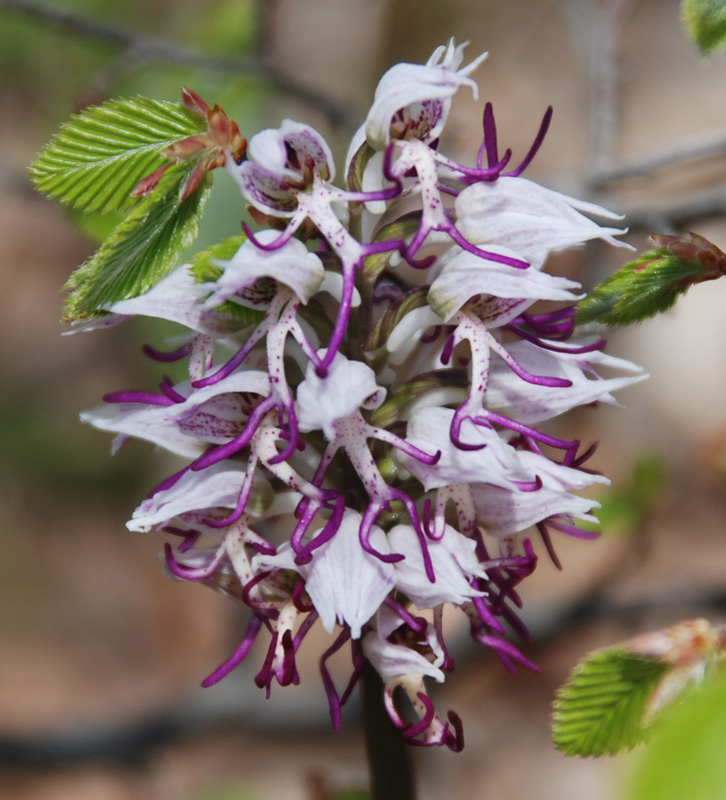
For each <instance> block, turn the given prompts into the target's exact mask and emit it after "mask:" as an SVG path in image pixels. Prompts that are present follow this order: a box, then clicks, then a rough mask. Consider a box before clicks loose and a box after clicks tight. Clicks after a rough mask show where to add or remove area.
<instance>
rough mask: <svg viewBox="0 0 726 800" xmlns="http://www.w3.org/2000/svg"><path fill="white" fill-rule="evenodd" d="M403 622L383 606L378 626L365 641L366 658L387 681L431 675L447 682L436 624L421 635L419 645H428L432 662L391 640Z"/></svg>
mask: <svg viewBox="0 0 726 800" xmlns="http://www.w3.org/2000/svg"><path fill="white" fill-rule="evenodd" d="M403 624H404V623H403V620H402V619H401V617H399V616H398V615H397V614H396V613H395V612H393V611H391V609H389V608H388V607H386V606H382V607H381V609H380V611H379V612H378V615H377V617H376V626H375V628H374V629H373V630H371V631H368V632H367V633H366V634H365V636H364V637H363V639H362V643H363V655H364V656H365V657H366V658H367V659H368V660H369V661H370V662H371V663H372V664H373V666H374V667H375V668H376V671H377V672H378V674H379V675H380V676H381V678H383V680H384V681H388V680H391V679H393V678H400V677H402V676H404V675H410V674H411V673H415V674H419V675H428V676H429V677H431V678H433V679H434V680H437V681H438V682H439V683H443V682H444V673H443V672H442V671H441V670H440V669H439V667H440V666H441V664H443V663H444V652H443V649H442V648H441V645H440V644H439V640H438V638H437V636H436V631H435V630H434V627H433V625H431V624H428V625H427V626H426V631H425V633H423V634H422V635H421V636H420V639H419V642H418V644H419V645H428V646H429V648H430V653H431V656H432V660H430V659H429V658H427V657H426V656H425V655H424V654H423V653H422V652H419V650H415V649H414V648H413V647H408V646H407V645H405V644H393V643H391V642H390V641H389V640H388V639H389V637H390V636H391V634H392V633H394V632H395V631H397V630H398V629H399V628H400V627H401V626H402V625H403Z"/></svg>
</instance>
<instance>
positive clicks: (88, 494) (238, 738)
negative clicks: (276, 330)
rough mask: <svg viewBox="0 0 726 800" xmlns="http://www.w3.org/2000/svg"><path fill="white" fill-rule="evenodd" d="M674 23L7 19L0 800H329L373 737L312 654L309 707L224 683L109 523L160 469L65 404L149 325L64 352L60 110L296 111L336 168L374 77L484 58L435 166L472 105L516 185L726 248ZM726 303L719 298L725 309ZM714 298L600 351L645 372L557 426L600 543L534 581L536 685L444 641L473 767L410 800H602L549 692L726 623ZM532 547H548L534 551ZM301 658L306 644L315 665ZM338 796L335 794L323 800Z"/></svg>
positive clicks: (210, 600)
mask: <svg viewBox="0 0 726 800" xmlns="http://www.w3.org/2000/svg"><path fill="white" fill-rule="evenodd" d="M678 5H679V4H678V2H677V0H609V1H608V0H507V2H504V0H452V1H451V2H445V3H444V2H436V1H435V0H366V2H357V0H258V2H254V0H206V1H205V2H204V3H202V2H200V1H199V0H126V2H124V3H117V2H112V0H64V2H53V1H52V0H46V2H45V3H41V2H37V3H36V2H30V1H29V0H28V1H27V2H24V0H0V110H1V113H0V147H1V149H0V243H1V246H0V273H1V275H2V291H1V292H0V335H1V336H2V343H3V345H2V347H0V471H1V482H0V496H1V501H0V537H1V540H2V554H3V557H2V559H0V797H2V798H9V799H11V800H31V798H32V800H67V798H73V800H86V799H88V800H270V799H271V798H273V797H280V796H284V797H286V798H288V800H327V799H328V798H332V797H334V796H338V794H337V793H340V792H343V791H350V792H351V794H349V795H345V796H348V797H350V798H353V797H355V796H356V795H355V794H353V793H352V792H353V790H355V789H356V788H357V787H363V786H365V784H366V774H367V772H366V763H365V756H364V751H363V740H362V736H361V732H360V722H359V714H358V710H357V708H356V705H355V702H351V705H350V707H348V708H347V710H346V713H345V714H344V718H343V731H342V732H341V733H340V734H334V733H333V732H332V731H331V730H330V725H329V719H328V715H327V706H326V703H325V699H324V696H323V693H322V690H321V688H320V681H319V678H318V676H317V665H316V663H315V652H316V646H315V644H314V643H313V642H312V641H310V642H309V644H308V647H307V648H306V649H307V650H308V651H309V652H310V653H311V656H310V659H311V660H310V663H309V664H304V665H303V666H304V669H303V670H302V685H301V687H300V688H299V689H295V688H287V689H280V690H278V691H274V690H273V696H272V698H271V699H270V700H269V701H265V699H264V697H263V695H262V694H261V693H260V691H259V690H258V689H257V688H256V687H255V686H254V684H253V683H252V680H251V676H252V675H254V673H255V672H256V670H257V668H258V665H259V654H256V653H254V652H253V653H252V655H251V656H250V658H249V661H250V665H249V667H248V666H243V667H242V668H241V669H239V670H238V671H237V672H236V673H235V674H233V676H231V677H230V678H228V679H226V680H225V681H223V682H222V683H221V684H219V685H218V686H216V687H214V688H213V689H206V690H202V689H200V688H199V683H200V681H201V680H202V679H203V678H204V677H205V676H206V675H207V674H208V673H209V672H210V671H211V670H212V669H213V668H214V667H215V666H216V665H217V664H218V663H220V662H221V661H222V660H224V659H225V658H227V657H228V655H229V654H230V653H231V651H232V649H233V648H234V647H235V646H236V644H237V642H238V641H239V637H240V635H241V632H242V631H243V623H244V619H243V617H242V615H241V612H240V610H239V609H238V608H236V607H235V606H234V604H233V603H231V602H230V601H228V600H227V599H225V598H224V597H222V596H218V595H216V594H215V593H213V592H211V591H210V590H209V589H207V588H205V587H201V586H194V585H190V584H178V583H172V582H170V581H168V580H167V579H165V578H164V577H163V576H162V574H161V570H160V564H159V560H158V558H157V553H158V552H159V551H160V549H161V539H160V537H158V536H156V535H144V534H130V533H128V532H127V530H126V528H125V522H126V520H127V519H128V518H129V517H130V515H131V511H132V509H133V508H134V507H135V506H136V505H137V504H138V502H139V501H140V499H141V498H142V497H143V496H144V495H145V493H146V492H147V491H148V490H149V488H150V487H152V486H153V485H155V484H156V483H157V482H158V481H159V480H160V479H161V478H163V477H164V476H165V475H167V474H168V473H169V472H170V471H172V470H173V468H174V465H173V464H172V463H171V462H169V461H166V460H165V458H164V457H162V456H160V455H159V454H155V453H152V451H151V448H150V447H148V446H144V445H142V444H138V443H133V442H132V443H130V444H129V445H127V446H126V447H124V448H123V449H122V450H121V451H120V452H119V453H118V455H116V456H115V457H114V458H113V459H112V458H110V456H109V450H110V444H111V442H110V438H109V437H107V436H105V435H104V434H102V433H100V432H98V431H95V430H92V429H90V428H86V427H84V426H82V425H81V424H80V423H79V422H78V413H79V411H81V410H84V409H87V408H92V407H94V406H95V405H97V404H98V403H99V402H100V398H101V396H102V395H103V394H104V393H106V392H108V391H114V390H118V389H122V388H144V387H148V386H149V385H150V383H151V381H153V378H154V373H155V370H154V368H153V367H150V366H149V364H148V363H147V362H145V360H144V359H143V358H142V356H141V352H140V348H141V346H142V344H143V343H145V342H150V343H154V344H156V345H161V344H162V343H163V338H164V336H166V335H168V334H169V333H171V332H172V331H171V329H170V328H167V327H165V326H163V325H156V324H152V323H150V322H145V321H143V320H135V321H134V322H132V323H131V324H127V325H125V326H120V327H117V328H115V329H111V330H107V331H102V332H97V333H94V334H78V335H73V336H63V335H62V333H63V331H64V328H63V326H62V325H61V324H60V322H59V321H58V320H59V317H60V309H61V304H62V293H61V292H60V289H61V287H62V285H63V283H64V282H65V280H66V279H67V277H68V275H69V274H70V272H71V271H72V270H73V269H74V268H75V267H76V266H77V265H79V264H80V263H81V262H82V261H83V260H84V259H85V258H87V257H88V256H89V255H90V254H91V253H92V252H93V250H94V247H95V245H94V241H93V239H92V234H93V233H94V232H93V231H88V230H84V228H83V224H82V220H81V221H79V220H78V219H73V218H71V217H70V215H69V214H68V213H67V212H66V211H64V210H63V209H62V208H61V207H60V206H59V205H57V204H55V203H52V202H50V201H46V200H45V199H43V198H42V197H41V196H40V195H38V194H36V193H34V192H33V190H32V188H31V185H30V183H29V181H28V179H27V177H26V168H27V165H28V163H29V162H30V161H31V160H32V159H33V157H34V156H35V155H36V153H37V152H38V150H39V149H40V148H41V146H42V145H43V144H44V143H45V142H46V141H47V140H48V139H49V137H50V136H51V135H52V134H53V133H54V132H55V130H56V129H57V127H58V125H59V124H60V123H61V122H63V121H65V120H66V119H67V118H68V117H69V115H70V114H71V113H72V112H74V111H78V110H80V109H81V108H83V107H84V106H86V105H88V104H91V103H98V102H102V101H103V100H105V99H107V98H110V97H116V96H132V95H135V94H144V95H148V96H150V97H156V98H161V99H168V100H175V99H177V97H178V90H179V86H180V85H188V86H190V87H192V88H193V89H195V90H196V91H197V92H198V93H200V94H201V95H202V97H204V98H205V99H206V100H207V101H208V102H210V103H214V102H218V103H220V104H221V105H222V106H223V108H224V109H225V110H226V111H227V113H228V114H229V116H230V117H232V118H233V119H235V120H236V121H237V122H238V123H239V124H240V128H241V129H242V132H243V134H244V135H247V136H248V137H249V136H250V135H252V134H253V133H254V132H255V131H257V130H259V129H261V128H264V127H271V126H277V125H278V124H279V123H280V121H281V120H282V119H283V118H284V117H291V118H294V119H300V120H301V121H305V122H308V123H309V124H312V125H313V126H315V127H317V128H318V129H320V130H321V131H322V132H323V133H324V134H325V136H326V137H328V140H329V141H330V142H331V144H332V145H333V147H334V151H335V153H336V159H337V163H338V165H339V172H340V170H341V169H342V163H343V159H344V157H345V152H346V149H347V140H348V139H349V137H350V134H351V132H352V130H354V129H355V128H356V127H357V126H358V125H359V124H360V122H361V121H362V120H363V119H364V117H365V114H366V111H367V108H368V105H369V103H370V100H371V97H372V93H373V90H374V88H375V85H376V82H377V80H378V78H379V77H380V75H381V74H382V73H383V72H384V71H385V70H386V69H387V68H388V67H389V66H391V65H392V64H394V63H396V62H399V61H413V62H423V61H426V60H427V58H428V57H429V55H430V53H431V52H432V51H433V49H434V48H435V47H436V46H437V45H439V44H444V43H445V42H446V41H447V40H448V39H449V37H451V36H455V37H456V38H457V40H465V39H469V40H470V41H471V44H470V46H469V49H468V51H467V53H468V56H469V57H474V56H475V55H476V54H478V53H479V52H481V51H484V50H488V51H489V52H490V56H489V59H488V60H487V61H486V62H485V63H484V64H483V65H482V66H481V67H480V68H479V70H478V72H477V74H476V75H475V77H476V78H477V80H478V82H479V87H480V99H479V101H478V102H475V101H474V100H473V98H472V97H471V95H470V93H468V92H467V91H466V90H464V91H462V92H460V94H459V96H458V97H457V99H456V102H455V106H454V109H453V113H452V117H451V120H450V122H449V125H448V127H447V132H446V137H447V141H445V142H444V144H443V149H444V151H445V152H447V153H448V154H450V155H452V156H453V157H458V158H459V159H461V160H463V161H468V162H472V161H473V160H474V158H475V153H476V150H477V149H478V147H479V144H480V139H481V110H482V106H483V102H484V101H487V100H489V101H491V102H492V103H493V104H494V109H495V113H496V116H497V122H498V129H499V139H500V142H501V146H503V147H512V149H513V150H514V160H515V161H516V160H517V156H519V157H520V158H521V157H522V156H523V155H524V153H525V152H526V151H527V149H528V147H529V144H530V142H531V140H532V138H533V136H534V134H535V133H536V131H537V128H538V126H539V122H540V119H541V117H542V115H543V113H544V111H545V109H546V107H547V106H548V105H549V104H552V105H553V106H554V109H555V115H554V120H553V123H552V127H551V129H550V133H549V135H548V137H547V139H546V141H545V143H544V145H543V147H542V149H541V151H540V153H539V155H538V156H537V158H536V160H535V161H534V163H533V164H532V166H531V167H530V168H529V170H528V173H527V174H528V176H529V177H531V178H535V179H537V180H539V181H540V182H543V183H545V184H546V185H548V186H551V187H553V188H557V189H560V190H562V191H566V192H568V193H571V194H574V195H576V196H578V197H582V198H586V199H590V200H595V201H597V202H601V203H602V204H604V205H606V206H607V207H609V208H611V209H613V210H615V211H618V212H621V213H626V214H627V215H628V219H627V223H626V224H628V225H629V227H630V232H629V233H628V235H627V236H626V237H625V239H626V240H627V241H628V242H630V243H632V244H633V245H634V246H636V247H637V248H638V249H643V248H644V247H646V246H647V236H648V234H650V233H668V232H673V231H683V230H695V231H697V232H699V233H701V234H702V235H704V236H706V237H708V238H709V239H711V240H712V241H713V242H714V243H715V244H716V245H718V246H720V247H721V248H723V249H726V228H725V227H724V217H725V216H726V102H725V101H726V97H725V91H726V90H725V89H724V87H726V55H716V56H714V57H713V58H712V59H710V60H708V61H706V60H704V59H702V58H701V57H700V56H699V54H698V52H697V50H696V48H695V46H694V45H693V44H692V43H691V42H690V41H688V40H687V39H686V37H685V35H684V34H683V32H682V30H681V27H680V24H679V9H678ZM225 178H226V176H225V175H219V176H218V177H216V182H215V191H214V193H213V196H212V199H211V200H210V203H209V205H208V206H207V210H206V213H205V218H204V222H203V231H202V236H201V237H200V240H199V242H198V244H197V246H198V247H200V248H201V247H205V246H208V245H209V244H211V243H213V242H214V241H217V240H218V239H220V238H222V237H224V236H229V235H232V234H234V233H237V232H238V230H239V224H240V219H241V218H242V215H243V208H242V203H241V201H240V197H239V194H238V192H237V190H236V189H235V188H234V187H233V186H232V185H231V182H229V181H227V180H226V179H225ZM626 259H627V251H624V250H620V251H617V250H610V251H608V252H606V248H604V247H599V246H593V247H591V248H588V249H587V250H582V251H578V252H576V253H569V254H567V255H564V256H562V257H560V258H559V259H558V260H557V262H556V263H555V264H554V265H553V268H554V269H557V270H560V271H562V272H564V273H567V274H568V275H572V276H575V277H576V278H577V279H578V280H581V281H582V282H583V283H584V284H586V285H587V286H592V285H593V284H594V283H595V282H596V281H597V280H599V279H601V278H602V277H604V276H605V275H606V274H608V273H609V272H610V271H612V270H613V269H615V268H617V267H618V266H620V265H621V264H622V263H623V262H624V261H625V260H626ZM721 284H724V285H721ZM724 307H726V282H714V283H710V284H706V285H704V286H701V287H696V288H695V289H694V290H693V291H692V292H691V293H690V294H689V295H688V296H687V297H686V298H685V299H684V300H682V301H681V302H680V303H679V304H678V306H677V307H676V308H675V309H674V310H672V311H671V312H669V313H668V314H666V315H663V316H662V317H661V318H659V319H657V320H653V321H649V322H646V323H643V324H641V325H639V326H636V327H634V328H633V329H631V330H628V331H624V332H618V333H615V334H612V335H609V337H608V338H609V339H610V348H609V349H610V352H611V353H613V354H615V355H619V356H622V357H625V358H628V359H631V360H633V361H636V362H637V363H640V364H642V365H643V366H644V367H645V369H646V371H647V372H649V373H650V375H651V378H650V380H649V381H648V382H646V383H644V384H640V385H638V386H637V387H631V388H630V389H628V390H626V391H624V392H623V393H622V395H621V396H620V397H619V398H618V399H619V400H620V401H621V402H622V403H623V405H624V406H625V408H612V407H601V408H599V409H591V408H587V409H581V410H579V411H578V412H577V413H575V414H572V415H570V416H568V417H567V418H566V419H564V420H562V421H561V422H558V423H557V429H556V432H557V433H558V434H561V435H567V436H577V437H578V438H580V439H582V440H583V441H585V442H590V441H594V440H598V441H600V443H601V445H600V449H599V451H598V453H597V454H596V456H595V457H594V459H593V462H591V463H592V466H594V467H595V468H596V469H598V470H601V471H603V472H605V474H607V475H608V476H610V477H611V478H612V479H613V485H612V487H611V488H610V489H607V490H605V491H603V493H602V496H601V497H600V499H601V501H602V502H603V504H604V505H603V513H602V518H603V522H604V532H603V535H602V537H601V539H600V540H599V541H597V542H595V543H592V542H580V541H573V540H567V539H566V538H565V537H564V536H563V537H561V538H560V539H559V540H558V541H557V542H556V547H557V550H558V552H559V555H560V559H561V560H562V563H563V570H562V572H558V571H557V570H556V569H555V568H554V567H553V566H552V565H551V564H550V563H549V562H548V560H547V557H546V554H544V552H542V553H541V555H542V558H541V562H540V566H539V568H538V571H537V573H535V575H534V576H533V577H532V578H531V579H530V580H529V582H528V583H527V582H525V584H524V587H523V592H522V593H523V597H524V602H525V608H524V612H523V617H524V619H525V620H526V621H527V622H528V624H529V625H530V627H531V629H532V632H533V641H532V643H531V644H529V645H522V646H523V647H524V652H525V654H526V655H527V656H528V657H529V658H531V659H532V660H533V661H535V662H536V663H537V664H539V665H540V667H541V668H542V674H541V675H533V674H519V675H516V676H511V675H509V674H508V673H507V672H506V671H505V670H504V669H503V668H502V667H501V666H500V664H499V662H498V661H497V660H496V658H494V657H492V655H491V653H489V652H485V651H483V650H480V649H477V648H475V647H474V646H471V645H470V644H469V643H468V642H467V636H466V631H464V630H462V635H461V637H460V641H458V642H457V643H456V646H455V648H454V649H455V655H456V658H457V669H456V671H455V673H454V674H453V675H452V676H451V677H450V678H449V679H448V680H447V683H446V685H445V686H444V687H437V688H435V689H433V692H434V695H435V697H436V702H437V707H438V708H439V710H441V711H443V710H445V709H446V708H455V709H457V710H458V711H459V712H460V713H461V716H462V718H463V722H464V726H465V733H466V737H467V745H466V748H465V750H464V752H463V753H462V754H460V755H454V754H451V753H450V752H448V751H445V752H443V751H433V750H426V751H418V750H417V751H415V752H414V753H413V757H414V760H415V764H416V771H417V780H418V784H419V790H420V797H421V798H422V800H430V799H433V798H438V797H441V796H444V794H446V796H449V797H452V798H453V797H456V798H458V797H462V798H464V797H466V798H471V800H479V798H481V799H482V800H486V799H487V798H497V800H547V799H548V798H555V797H556V798H558V800H575V798H577V799H578V800H579V799H580V798H583V797H586V798H588V800H609V799H610V798H616V797H619V796H621V794H620V792H621V787H622V782H623V780H624V779H625V776H626V775H627V773H628V771H629V770H630V769H631V768H632V765H633V763H635V761H636V760H637V758H638V754H637V752H636V753H634V754H632V755H628V756H623V757H618V758H616V759H599V760H576V759H566V758H564V757H563V756H561V755H560V754H558V753H557V752H556V751H555V750H554V748H553V747H552V745H551V743H550V740H549V732H548V717H549V712H550V703H551V701H552V697H553V692H554V690H555V689H556V687H557V686H558V685H560V684H561V683H562V682H563V681H564V679H565V678H566V676H567V674H568V672H569V670H570V669H571V668H572V666H573V665H574V663H575V662H576V660H577V659H578V658H579V657H581V656H582V655H584V654H585V653H586V652H588V651H589V650H592V649H593V648H596V647H600V646H603V645H606V644H611V643H614V642H617V641H619V640H622V639H624V638H626V637H628V636H631V635H633V634H635V633H637V632H641V631H646V630H650V629H654V628H657V627H660V626H664V625H669V624H673V623H675V622H677V621H679V620H681V619H684V618H688V617H694V616H699V615H703V616H707V617H708V618H709V619H710V620H711V621H713V622H715V623H720V622H723V621H724V616H725V612H724V609H725V608H726V581H725V580H724V571H725V570H724V568H725V567H726V530H725V528H726V525H725V523H726V496H725V493H724V489H726V414H724V407H725V405H726V367H725V366H724V358H723V355H722V352H721V349H720V348H721V344H722V342H724V341H726V314H724V313H723V309H724ZM541 549H542V550H543V548H541ZM317 652H319V650H318V651H317ZM341 796H343V795H341Z"/></svg>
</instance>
